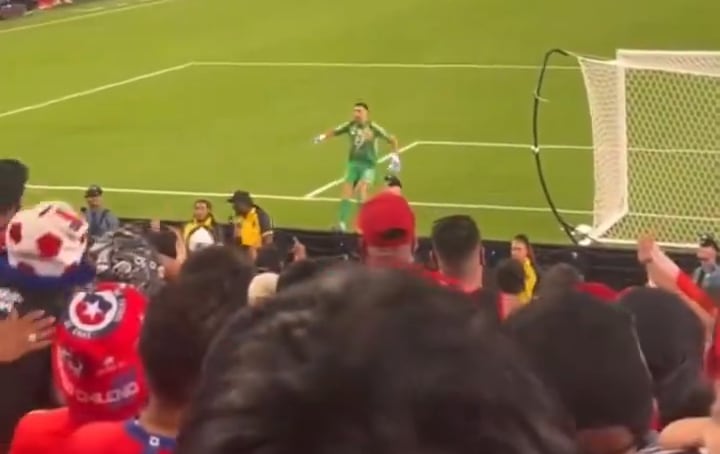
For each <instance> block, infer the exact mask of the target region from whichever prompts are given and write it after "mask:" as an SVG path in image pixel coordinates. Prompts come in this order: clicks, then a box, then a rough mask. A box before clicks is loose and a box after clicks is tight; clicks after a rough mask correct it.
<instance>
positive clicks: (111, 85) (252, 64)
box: [0, 0, 578, 118]
mask: <svg viewBox="0 0 720 454" xmlns="http://www.w3.org/2000/svg"><path fill="white" fill-rule="evenodd" d="M166 1H174V0H161V1H156V2H148V3H141V4H139V5H134V7H144V6H149V5H155V4H159V3H164V2H166ZM127 9H131V8H124V9H118V10H109V11H104V12H102V13H109V12H115V11H124V10H127ZM92 15H93V14H87V15H82V16H79V17H80V18H81V17H88V16H92ZM96 15H99V14H96ZM75 19H77V18H67V19H60V20H59V21H65V20H75ZM59 21H58V22H59ZM41 25H43V24H33V25H30V26H28V27H34V26H41ZM18 29H20V27H18ZM10 30H14V29H13V28H11V29H6V30H0V34H1V33H3V32H8V31H10ZM202 66H205V67H257V68H370V69H372V68H374V69H446V70H447V69H473V70H539V69H540V67H539V66H533V65H514V64H493V63H489V64H475V63H354V62H251V61H248V62H241V61H189V62H187V63H183V64H180V65H176V66H170V67H168V68H163V69H160V70H157V71H152V72H148V73H144V74H140V75H138V76H135V77H130V78H128V79H123V80H120V81H117V82H112V83H108V84H104V85H99V86H97V87H94V88H90V89H88V90H83V91H78V92H75V93H70V94H68V95H65V96H60V97H57V98H52V99H49V100H47V101H44V102H39V103H36V104H30V105H27V106H24V107H19V108H17V109H12V110H8V111H5V112H0V118H5V117H10V116H13V115H18V114H21V113H24V112H31V111H33V110H39V109H44V108H46V107H50V106H53V105H55V104H60V103H63V102H66V101H71V100H73V99H78V98H82V97H85V96H90V95H93V94H96V93H100V92H103V91H107V90H112V89H114V88H118V87H122V86H124V85H130V84H133V83H136V82H140V81H143V80H146V79H152V78H154V77H158V76H162V75H164V74H168V73H172V72H175V71H181V70H183V69H187V68H190V67H202ZM550 68H551V69H559V70H573V71H574V70H577V69H578V67H577V66H553V67H550Z"/></svg>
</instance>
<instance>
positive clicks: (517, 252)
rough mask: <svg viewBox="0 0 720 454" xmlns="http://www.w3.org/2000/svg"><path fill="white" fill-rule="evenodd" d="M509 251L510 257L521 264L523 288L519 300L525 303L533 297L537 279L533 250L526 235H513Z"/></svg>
mask: <svg viewBox="0 0 720 454" xmlns="http://www.w3.org/2000/svg"><path fill="white" fill-rule="evenodd" d="M510 253H511V255H512V258H514V259H515V260H517V261H518V262H520V263H521V264H522V266H523V270H524V272H525V289H524V291H523V293H522V294H521V295H520V301H521V302H522V303H523V304H527V303H529V302H530V300H531V299H532V297H533V294H534V292H535V285H536V284H537V280H538V279H537V266H536V261H535V252H534V251H533V248H532V245H531V244H530V239H529V238H528V237H527V235H525V234H523V233H519V234H517V235H515V237H513V239H512V241H511V243H510Z"/></svg>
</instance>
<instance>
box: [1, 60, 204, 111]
mask: <svg viewBox="0 0 720 454" xmlns="http://www.w3.org/2000/svg"><path fill="white" fill-rule="evenodd" d="M190 65H191V63H185V64H182V65H177V66H171V67H169V68H165V69H160V70H158V71H153V72H149V73H145V74H141V75H139V76H135V77H131V78H129V79H124V80H120V81H118V82H113V83H111V84H105V85H100V86H99V87H95V88H91V89H89V90H84V91H79V92H76V93H71V94H69V95H65V96H61V97H59V98H54V99H51V100H49V101H45V102H41V103H37V104H31V105H29V106H25V107H20V108H18V109H13V110H8V111H6V112H2V113H0V118H5V117H10V116H12V115H17V114H20V113H23V112H29V111H31V110H38V109H43V108H45V107H49V106H52V105H54V104H60V103H61V102H65V101H70V100H72V99H77V98H82V97H83V96H89V95H92V94H95V93H100V92H101V91H106V90H111V89H113V88H117V87H122V86H123V85H128V84H132V83H135V82H140V81H141V80H145V79H151V78H153V77H157V76H161V75H163V74H167V73H171V72H174V71H180V70H182V69H185V68H188V67H189V66H190Z"/></svg>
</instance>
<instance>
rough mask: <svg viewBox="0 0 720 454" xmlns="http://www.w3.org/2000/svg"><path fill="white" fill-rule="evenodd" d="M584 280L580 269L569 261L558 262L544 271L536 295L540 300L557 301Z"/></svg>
mask: <svg viewBox="0 0 720 454" xmlns="http://www.w3.org/2000/svg"><path fill="white" fill-rule="evenodd" d="M582 282H583V276H582V274H581V273H580V270H578V269H577V268H575V267H574V266H572V265H570V264H568V263H557V264H555V265H553V266H551V267H550V268H548V269H547V270H546V271H545V272H544V273H543V275H542V279H540V281H539V282H538V285H537V290H535V295H536V296H537V298H538V300H539V301H543V300H548V301H555V300H557V299H558V297H559V296H560V295H562V294H564V293H567V292H570V291H573V290H575V289H576V287H577V286H578V285H579V284H580V283H582Z"/></svg>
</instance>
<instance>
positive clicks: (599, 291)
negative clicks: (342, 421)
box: [577, 282, 618, 303]
mask: <svg viewBox="0 0 720 454" xmlns="http://www.w3.org/2000/svg"><path fill="white" fill-rule="evenodd" d="M577 290H578V291H580V292H583V293H587V294H589V295H592V296H594V297H595V298H598V299H599V300H602V301H605V302H607V303H614V302H615V301H617V299H618V292H616V291H615V290H613V289H611V288H610V287H608V286H607V285H605V284H603V283H600V282H583V283H581V284H578V285H577Z"/></svg>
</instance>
